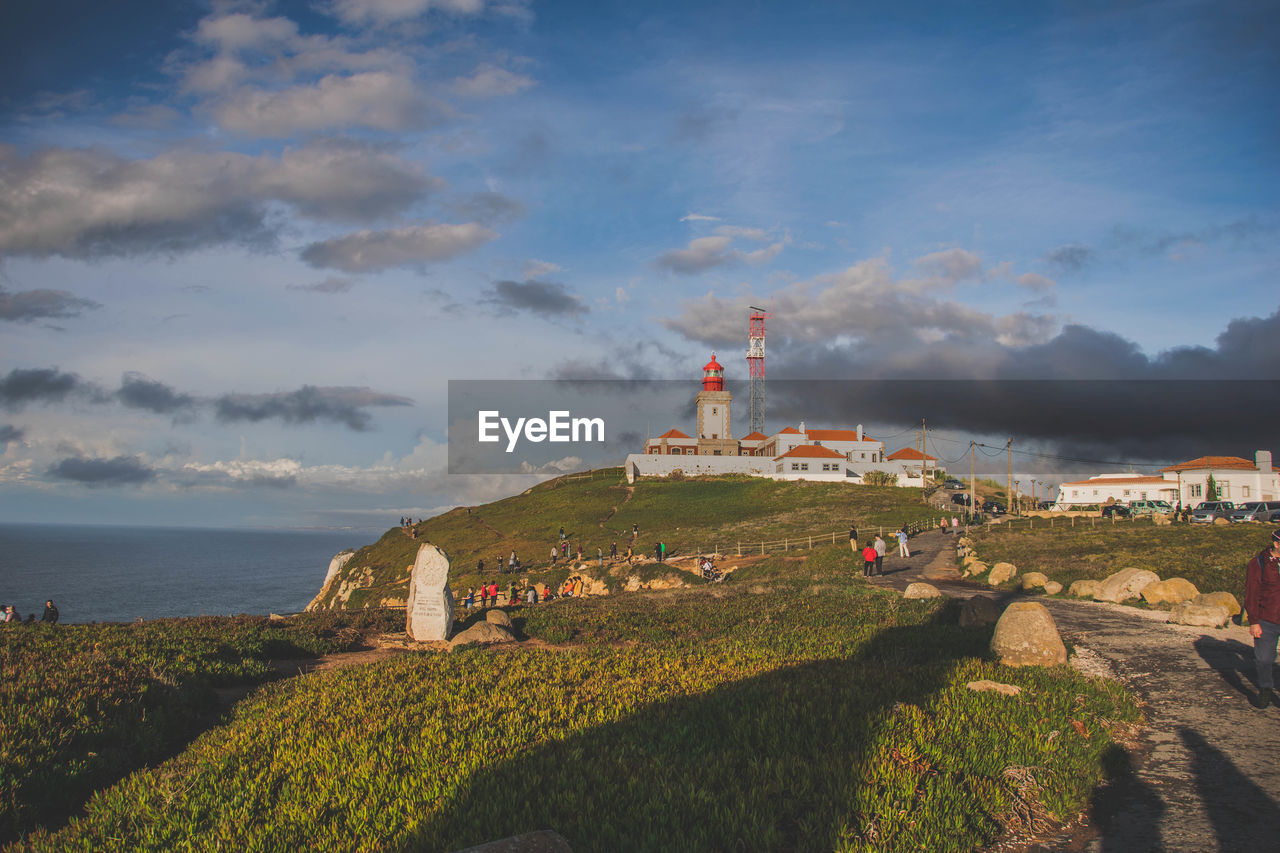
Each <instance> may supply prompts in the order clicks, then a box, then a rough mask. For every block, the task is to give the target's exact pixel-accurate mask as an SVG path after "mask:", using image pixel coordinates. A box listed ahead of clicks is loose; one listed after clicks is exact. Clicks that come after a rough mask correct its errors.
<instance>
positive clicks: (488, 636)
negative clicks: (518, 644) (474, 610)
mask: <svg viewBox="0 0 1280 853" xmlns="http://www.w3.org/2000/svg"><path fill="white" fill-rule="evenodd" d="M514 641H515V636H514V635H513V634H512V633H511V632H510V631H508V630H507V629H506V628H503V627H502V626H500V625H495V624H493V623H492V622H489V621H487V620H486V621H484V622H477V623H476V624H474V625H472V626H471V627H470V628H468V629H467V630H465V631H461V632H459V633H458V634H456V635H455V636H454V637H453V639H451V640H450V641H449V648H451V649H456V648H457V647H458V646H465V645H467V644H468V643H480V644H482V645H486V646H487V645H491V644H493V643H510V642H514Z"/></svg>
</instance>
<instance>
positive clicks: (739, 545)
mask: <svg viewBox="0 0 1280 853" xmlns="http://www.w3.org/2000/svg"><path fill="white" fill-rule="evenodd" d="M738 556H739V557H741V556H742V543H741V542H739V543H738Z"/></svg>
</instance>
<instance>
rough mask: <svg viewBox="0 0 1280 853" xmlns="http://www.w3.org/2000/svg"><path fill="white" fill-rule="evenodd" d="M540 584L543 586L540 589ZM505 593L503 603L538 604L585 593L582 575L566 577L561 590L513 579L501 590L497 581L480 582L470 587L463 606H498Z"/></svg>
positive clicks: (468, 608)
mask: <svg viewBox="0 0 1280 853" xmlns="http://www.w3.org/2000/svg"><path fill="white" fill-rule="evenodd" d="M539 586H541V587H542V588H541V589H539ZM504 593H505V595H506V598H505V600H504V601H503V602H502V603H503V604H507V605H511V604H516V603H523V604H538V603H540V602H545V601H551V600H552V599H553V598H575V597H579V596H581V595H582V594H583V582H582V577H581V576H580V575H574V576H572V577H568V578H565V581H564V583H562V584H561V585H560V588H559V592H557V591H556V590H555V589H553V588H552V587H551V586H549V585H544V584H533V583H529V582H528V581H525V582H524V583H523V584H518V583H516V582H515V581H512V582H511V584H510V586H509V587H508V588H507V589H506V590H499V589H498V584H497V583H496V582H492V583H487V584H483V583H482V584H480V586H479V587H478V588H477V587H468V588H467V594H466V596H465V597H464V598H463V599H462V606H463V607H464V608H466V609H467V610H470V609H472V608H473V607H476V606H477V604H478V605H479V606H480V607H497V606H498V603H499V602H498V597H499V596H500V595H503V594H504Z"/></svg>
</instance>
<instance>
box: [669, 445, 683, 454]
mask: <svg viewBox="0 0 1280 853" xmlns="http://www.w3.org/2000/svg"><path fill="white" fill-rule="evenodd" d="M682 453H684V451H683V450H681V449H680V448H678V447H673V448H671V455H672V456H679V455H680V454H682Z"/></svg>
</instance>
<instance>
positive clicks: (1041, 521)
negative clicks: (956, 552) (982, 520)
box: [987, 515, 1177, 531]
mask: <svg viewBox="0 0 1280 853" xmlns="http://www.w3.org/2000/svg"><path fill="white" fill-rule="evenodd" d="M1166 517H1167V516H1166ZM1138 523H1146V524H1156V523H1157V522H1156V519H1155V516H1153V515H1134V516H1130V517H1128V518H1121V517H1120V516H1118V515H1112V516H1111V517H1109V518H1101V517H1099V516H1097V515H1068V516H1060V517H1055V516H1052V515H1051V516H1048V517H1044V516H1025V517H1008V518H1007V519H1006V520H1005V521H1002V522H1000V523H998V524H989V525H987V529H988V530H993V531H994V530H999V529H1004V530H1006V531H1013V530H1036V529H1045V528H1064V527H1080V528H1090V529H1092V528H1095V527H1104V526H1107V525H1110V526H1111V527H1116V526H1123V525H1125V524H1138ZM1175 523H1177V522H1174V521H1173V520H1172V519H1170V521H1169V524H1175Z"/></svg>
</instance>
